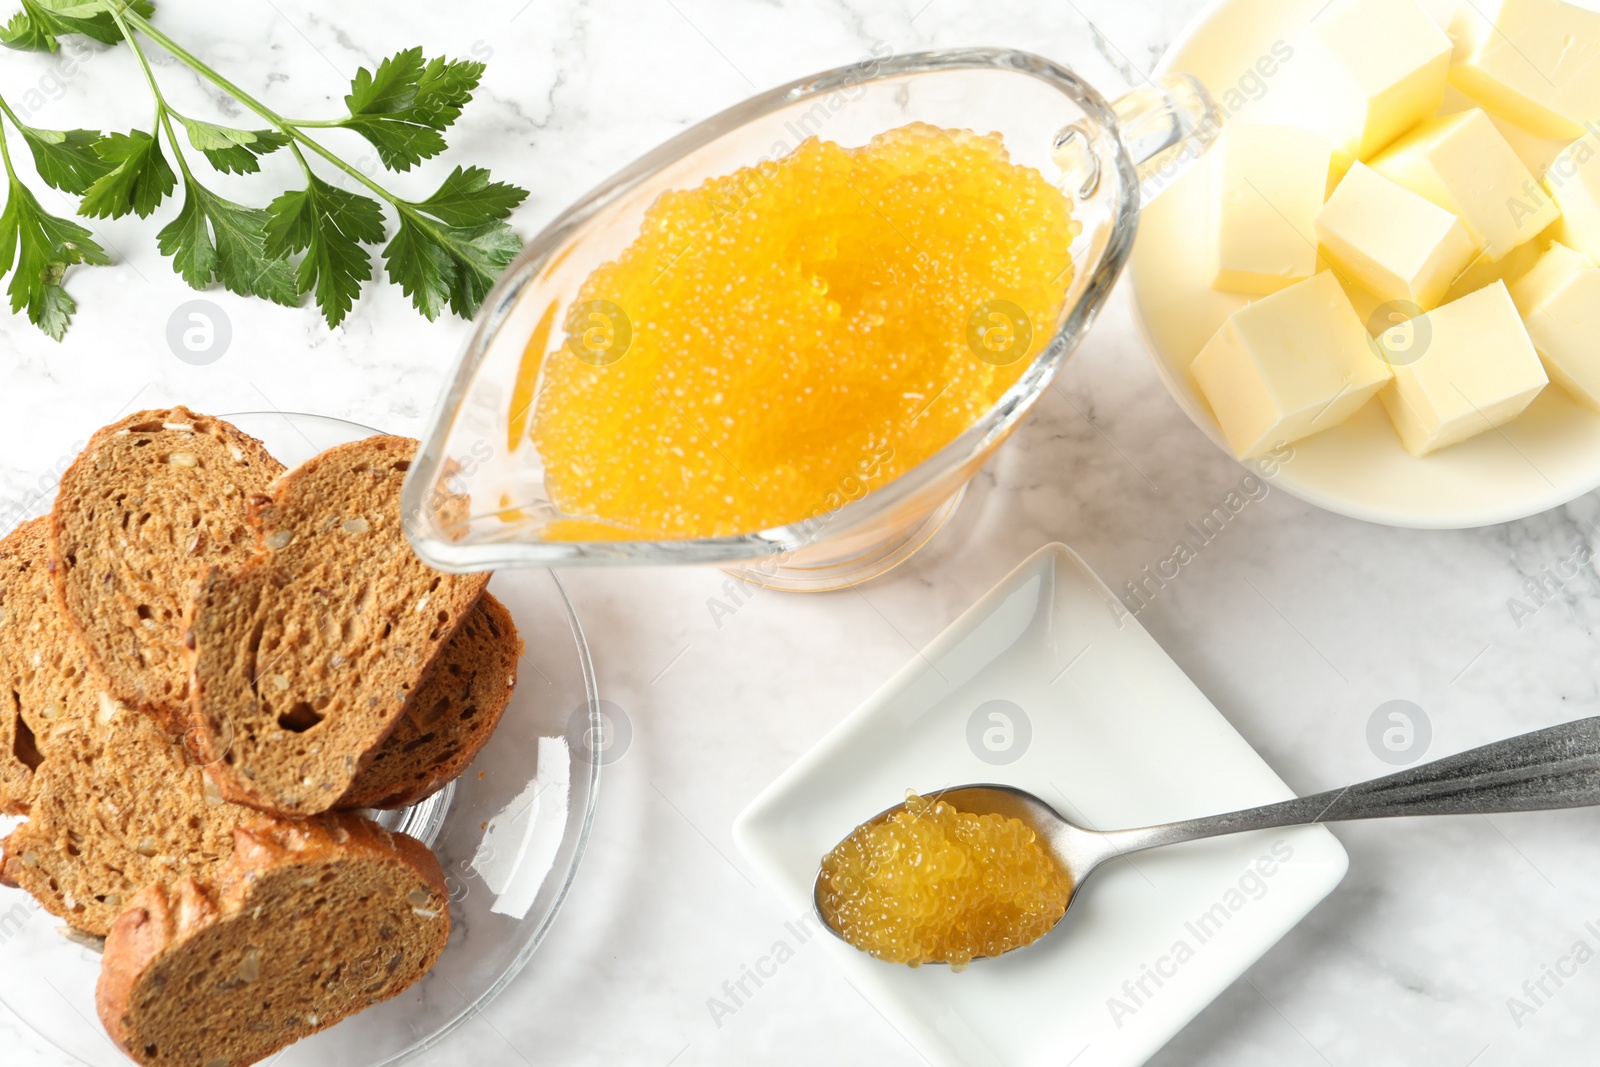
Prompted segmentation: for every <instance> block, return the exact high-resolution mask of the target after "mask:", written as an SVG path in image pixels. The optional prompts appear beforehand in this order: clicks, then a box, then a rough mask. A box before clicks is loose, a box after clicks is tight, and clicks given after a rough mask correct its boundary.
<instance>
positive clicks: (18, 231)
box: [0, 175, 111, 341]
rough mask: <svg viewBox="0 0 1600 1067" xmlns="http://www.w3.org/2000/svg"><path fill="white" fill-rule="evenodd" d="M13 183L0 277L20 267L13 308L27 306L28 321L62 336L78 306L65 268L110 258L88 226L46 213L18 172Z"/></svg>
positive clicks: (1, 232) (2, 218)
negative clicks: (66, 282)
mask: <svg viewBox="0 0 1600 1067" xmlns="http://www.w3.org/2000/svg"><path fill="white" fill-rule="evenodd" d="M10 185H11V188H10V192H9V194H8V195H7V198H6V208H5V211H4V213H0V276H3V275H4V274H5V273H6V272H7V271H10V270H11V268H12V267H13V265H14V266H15V267H16V271H15V273H13V274H12V275H11V284H10V285H8V286H7V287H6V292H7V293H8V294H9V295H10V297H11V310H12V311H13V312H17V311H21V310H23V309H24V308H26V309H27V312H28V321H29V322H32V323H33V324H34V325H36V326H38V327H39V328H40V329H41V330H43V331H44V332H45V333H47V334H49V335H50V337H51V338H52V339H54V340H57V341H59V340H61V337H62V335H63V334H65V333H66V332H67V323H68V322H69V321H70V319H71V317H72V312H73V311H74V310H75V309H76V308H77V304H76V303H75V302H74V301H73V299H72V297H71V296H69V295H68V294H67V291H66V290H65V289H63V288H62V287H61V281H62V278H63V276H64V275H65V274H66V272H67V268H68V267H70V266H71V265H72V264H74V263H102V264H103V263H110V262H111V259H110V257H108V256H107V255H106V253H105V250H104V249H102V248H101V247H100V246H99V245H98V244H96V243H95V241H94V239H93V237H92V236H91V235H90V233H89V231H88V230H86V229H84V228H83V227H82V226H80V225H78V224H77V223H76V222H73V221H71V220H70V219H63V218H57V217H56V216H54V215H51V214H48V213H47V212H46V211H45V210H44V209H43V208H42V207H40V206H39V201H38V200H37V199H35V198H34V195H33V193H32V192H30V191H29V190H28V188H27V187H26V186H25V185H23V184H22V183H21V182H20V181H18V180H17V178H16V176H15V175H13V176H12V177H11V179H10Z"/></svg>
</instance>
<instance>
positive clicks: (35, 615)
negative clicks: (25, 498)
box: [0, 518, 98, 815]
mask: <svg viewBox="0 0 1600 1067" xmlns="http://www.w3.org/2000/svg"><path fill="white" fill-rule="evenodd" d="M97 694H98V687H97V686H96V685H95V682H94V680H93V675H92V674H91V673H90V671H89V665H88V661H87V659H86V658H85V657H84V655H83V653H82V651H81V650H80V649H79V648H78V645H77V642H76V641H74V640H73V639H72V636H71V634H70V633H69V632H68V630H67V626H66V621H65V620H64V619H63V618H62V616H61V609H60V606H59V605H58V603H57V600H56V590H55V584H54V583H53V582H52V581H51V578H50V520H49V518H41V519H34V520H33V521H32V522H27V523H23V524H22V525H21V526H19V527H17V528H16V529H15V530H13V531H12V532H11V533H10V534H8V535H7V536H6V538H5V540H3V541H0V812H4V813H6V814H10V815H25V814H27V812H28V809H29V807H30V806H31V804H32V800H33V796H34V793H35V789H36V782H37V773H38V770H39V765H40V763H41V762H42V761H43V760H44V753H45V751H46V749H48V748H50V747H51V743H52V740H53V739H55V738H58V737H63V738H64V737H69V736H70V735H71V734H72V733H73V732H75V731H77V730H79V729H81V728H82V727H83V725H84V724H86V723H88V722H89V721H91V719H92V718H93V715H94V711H95V707H96V703H97V699H96V698H97Z"/></svg>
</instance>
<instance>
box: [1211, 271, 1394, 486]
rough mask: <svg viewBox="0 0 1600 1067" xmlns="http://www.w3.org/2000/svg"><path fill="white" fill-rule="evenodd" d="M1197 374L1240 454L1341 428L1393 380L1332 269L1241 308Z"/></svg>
mask: <svg viewBox="0 0 1600 1067" xmlns="http://www.w3.org/2000/svg"><path fill="white" fill-rule="evenodd" d="M1190 373H1191V374H1193V375H1194V379H1195V382H1196V383H1197V384H1198V385H1199V386H1200V391H1201V392H1202V393H1204V394H1205V398H1206V401H1207V402H1208V403H1209V404H1210V405H1211V410H1212V411H1213V412H1214V413H1215V414H1216V416H1217V421H1218V422H1219V423H1220V424H1221V426H1222V433H1223V436H1224V437H1226V438H1227V439H1228V444H1229V445H1230V446H1231V447H1232V448H1233V451H1234V454H1235V455H1237V456H1238V457H1239V458H1240V459H1249V458H1251V457H1252V456H1259V455H1261V454H1262V453H1263V452H1265V451H1267V450H1268V449H1270V448H1273V447H1275V446H1277V445H1280V444H1287V443H1288V442H1290V441H1298V440H1299V439H1300V438H1302V437H1309V436H1310V435H1311V434H1314V433H1318V432H1320V431H1322V430H1326V429H1328V428H1329V427H1330V426H1337V425H1338V424H1339V423H1341V422H1343V421H1344V420H1345V419H1347V418H1349V417H1350V416H1351V415H1353V414H1355V412H1356V410H1357V409H1358V408H1360V407H1361V405H1363V404H1365V403H1366V402H1367V401H1368V400H1370V399H1371V398H1372V394H1373V393H1375V392H1377V391H1378V390H1379V389H1380V388H1382V386H1383V385H1384V383H1385V382H1387V381H1389V378H1390V370H1389V365H1388V364H1387V363H1385V362H1383V360H1381V359H1379V358H1378V354H1377V349H1376V347H1375V346H1374V344H1373V341H1372V338H1371V336H1370V335H1368V333H1367V330H1366V327H1365V326H1363V325H1362V324H1361V319H1360V318H1359V317H1357V315H1356V312H1355V308H1353V307H1351V306H1350V298H1349V297H1348V296H1346V295H1345V291H1344V289H1343V287H1342V286H1340V285H1339V280H1338V279H1337V278H1335V277H1334V275H1333V273H1332V272H1331V271H1323V272H1322V273H1321V274H1318V275H1315V276H1314V277H1311V278H1307V279H1306V280H1305V281H1303V282H1298V283H1296V284H1294V285H1291V286H1290V287H1289V288H1287V289H1284V290H1281V291H1280V292H1276V293H1273V294H1272V295H1271V296H1267V297H1262V298H1261V299H1260V300H1257V301H1255V302H1254V303H1251V304H1249V305H1247V306H1245V307H1243V308H1241V309H1239V310H1238V311H1236V312H1234V313H1233V315H1231V316H1230V317H1229V318H1228V321H1227V322H1225V323H1223V324H1222V328H1221V329H1219V330H1218V331H1217V332H1216V334H1215V335H1214V336H1213V337H1212V338H1211V340H1210V341H1209V342H1207V343H1206V346H1205V348H1203V349H1201V351H1200V354H1199V355H1198V356H1196V357H1195V360H1194V363H1193V364H1192V365H1191V366H1190Z"/></svg>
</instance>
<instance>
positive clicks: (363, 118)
mask: <svg viewBox="0 0 1600 1067" xmlns="http://www.w3.org/2000/svg"><path fill="white" fill-rule="evenodd" d="M483 69H484V68H483V64H482V63H476V62H472V61H470V60H446V59H444V58H442V57H439V58H434V59H429V60H424V59H423V58H422V49H421V48H408V49H406V50H405V51H404V52H398V53H396V54H395V55H392V56H390V57H389V58H387V59H385V60H384V61H383V62H382V63H379V64H378V69H377V70H376V71H375V72H374V71H369V70H367V68H365V67H362V68H361V69H359V70H358V71H356V76H355V80H354V81H353V82H352V83H351V86H350V94H349V95H348V96H346V97H345V98H344V101H345V106H346V107H348V108H349V109H350V114H349V116H348V117H346V118H345V119H343V120H342V121H341V122H340V125H341V126H343V127H345V128H346V129H350V130H354V131H355V132H356V133H359V134H360V135H361V136H362V137H365V138H366V139H367V141H369V142H370V143H371V144H372V147H373V148H375V149H377V151H378V158H379V159H380V160H382V161H383V165H384V166H385V167H388V168H389V169H390V170H410V169H411V168H412V167H414V166H416V165H417V164H418V163H420V162H422V161H423V160H424V159H431V158H432V157H434V156H436V155H438V154H439V153H440V152H443V151H444V150H445V140H444V137H443V136H442V133H441V131H443V130H447V129H449V128H450V126H451V125H453V124H454V123H455V121H456V119H458V118H460V117H461V109H462V108H463V107H465V106H466V105H467V103H468V102H469V101H470V100H471V99H472V93H473V90H475V89H476V88H477V87H478V82H479V81H480V80H481V79H482V78H483Z"/></svg>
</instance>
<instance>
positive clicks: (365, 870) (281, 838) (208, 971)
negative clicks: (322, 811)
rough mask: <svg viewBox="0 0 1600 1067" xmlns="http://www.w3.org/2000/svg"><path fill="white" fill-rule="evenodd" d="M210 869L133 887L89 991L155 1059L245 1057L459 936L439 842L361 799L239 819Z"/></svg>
mask: <svg viewBox="0 0 1600 1067" xmlns="http://www.w3.org/2000/svg"><path fill="white" fill-rule="evenodd" d="M236 838H237V845H236V847H235V849H234V853H233V856H232V858H231V859H230V860H229V861H228V863H227V864H226V865H224V867H223V868H222V870H221V871H220V872H219V874H218V877H217V880H216V882H215V883H214V884H213V885H211V886H209V887H208V886H204V885H202V884H200V883H198V882H196V881H195V880H193V879H180V880H178V881H176V882H175V883H173V884H170V885H154V886H151V887H150V888H148V889H146V890H145V891H143V892H142V893H140V894H139V895H138V896H137V897H136V898H134V900H133V901H132V902H130V904H129V905H128V908H127V910H126V911H124V912H123V914H122V915H121V916H120V917H119V918H118V919H117V921H116V923H115V925H113V927H112V929H111V933H110V935H109V936H108V937H107V938H106V950H105V958H104V960H103V961H102V965H101V969H100V981H99V984H98V986H97V987H96V989H95V1003H96V1006H97V1007H98V1009H99V1012H100V1019H101V1021H102V1022H103V1023H104V1024H105V1027H106V1030H107V1032H108V1033H109V1034H110V1035H111V1039H112V1040H113V1041H114V1042H115V1043H116V1044H117V1045H118V1046H120V1047H121V1048H122V1049H123V1050H124V1051H125V1052H126V1053H127V1054H128V1055H129V1056H131V1057H132V1058H133V1059H134V1060H136V1061H137V1062H139V1063H141V1064H145V1065H147V1067H200V1065H203V1064H218V1065H220V1064H227V1065H228V1067H245V1065H247V1064H252V1063H256V1062H258V1061H260V1060H262V1059H265V1058H266V1057H268V1056H271V1055H272V1054H273V1053H275V1052H277V1051H278V1050H279V1049H281V1048H283V1047H285V1046H286V1045H289V1044H290V1043H292V1042H294V1041H298V1040H300V1039H301V1038H303V1037H307V1036H309V1035H311V1034H313V1033H316V1032H317V1031H319V1030H322V1029H325V1028H327V1027H329V1026H332V1025H333V1024H335V1023H337V1022H339V1021H340V1020H341V1019H344V1018H345V1017H347V1016H349V1015H352V1014H354V1013H355V1012H358V1011H361V1010H363V1009H365V1008H367V1007H370V1006H371V1005H373V1004H377V1003H379V1002H380V1001H383V1000H387V999H388V998H390V997H393V996H395V995H396V994H398V993H400V992H401V991H402V990H404V989H406V988H407V987H409V986H411V985H412V984H413V983H415V982H416V981H417V980H418V979H420V978H421V977H422V976H423V975H424V974H425V973H427V971H428V969H429V968H430V967H432V966H433V963H434V961H435V960H437V959H438V957H439V953H440V952H441V951H443V949H444V945H445V941H446V940H447V939H448V937H449V935H450V902H449V897H448V893H447V891H446V889H445V881H444V872H443V871H442V870H441V869H440V867H439V862H438V860H436V859H435V858H434V856H433V854H432V853H431V852H429V851H428V850H427V848H425V847H424V846H423V845H421V844H420V843H418V842H417V841H414V840H412V839H411V838H409V837H406V836H405V835H404V834H392V833H389V832H388V831H386V830H383V829H382V828H380V827H379V826H377V825H376V824H374V823H372V822H369V821H368V820H366V819H363V818H361V817H360V816H357V815H353V814H337V815H334V814H330V815H324V816H321V817H319V818H315V819H307V820H301V821H291V820H286V819H275V818H271V817H267V818H262V819H259V820H258V821H256V822H253V823H251V824H249V825H247V826H244V827H241V828H240V829H239V830H238V831H237V833H236Z"/></svg>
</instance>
